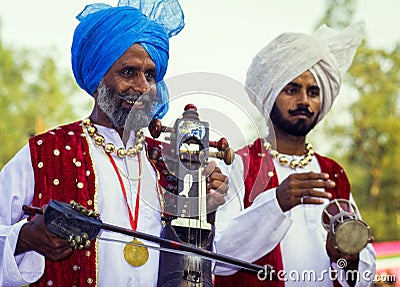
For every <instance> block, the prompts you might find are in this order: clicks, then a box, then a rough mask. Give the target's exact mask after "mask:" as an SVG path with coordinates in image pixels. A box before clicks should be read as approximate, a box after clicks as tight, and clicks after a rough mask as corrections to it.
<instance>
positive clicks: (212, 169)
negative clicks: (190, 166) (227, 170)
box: [203, 161, 228, 213]
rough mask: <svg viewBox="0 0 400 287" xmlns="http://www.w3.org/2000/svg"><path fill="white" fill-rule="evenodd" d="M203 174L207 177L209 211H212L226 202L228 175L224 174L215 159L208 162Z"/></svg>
mask: <svg viewBox="0 0 400 287" xmlns="http://www.w3.org/2000/svg"><path fill="white" fill-rule="evenodd" d="M203 175H204V176H206V177H207V212H208V213H210V212H214V211H215V210H216V209H217V208H218V206H220V205H222V204H224V203H225V196H226V194H227V192H228V177H227V176H226V175H224V174H222V172H221V169H220V168H219V167H217V164H216V163H215V161H211V162H209V163H208V164H207V166H206V167H205V169H204V171H203Z"/></svg>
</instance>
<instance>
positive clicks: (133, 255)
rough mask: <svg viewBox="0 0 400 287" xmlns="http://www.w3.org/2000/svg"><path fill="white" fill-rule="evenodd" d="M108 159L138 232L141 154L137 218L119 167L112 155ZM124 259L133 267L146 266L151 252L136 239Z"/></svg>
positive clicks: (129, 244) (132, 225) (127, 249)
mask: <svg viewBox="0 0 400 287" xmlns="http://www.w3.org/2000/svg"><path fill="white" fill-rule="evenodd" d="M107 156H108V158H109V159H110V162H111V164H112V166H113V168H114V170H115V172H116V174H117V176H118V180H119V183H120V185H121V189H122V193H123V195H124V199H125V202H126V206H127V208H128V213H129V222H130V224H131V227H132V229H133V230H134V231H136V228H137V224H138V216H139V202H140V200H139V197H140V183H141V174H142V164H141V160H140V153H138V163H139V177H138V189H137V194H136V205H135V218H133V216H132V211H131V208H130V207H129V204H128V198H127V196H126V189H125V185H124V182H123V181H122V178H121V175H120V173H119V171H118V167H117V165H116V163H115V161H114V159H113V158H112V155H111V154H107ZM124 258H125V260H126V262H128V263H129V264H131V265H132V266H135V267H139V266H142V265H144V264H145V263H146V262H147V260H148V259H149V250H148V249H147V247H146V246H145V245H144V244H143V242H141V241H140V240H138V239H136V238H134V239H133V240H132V241H131V242H129V243H127V244H126V245H125V247H124Z"/></svg>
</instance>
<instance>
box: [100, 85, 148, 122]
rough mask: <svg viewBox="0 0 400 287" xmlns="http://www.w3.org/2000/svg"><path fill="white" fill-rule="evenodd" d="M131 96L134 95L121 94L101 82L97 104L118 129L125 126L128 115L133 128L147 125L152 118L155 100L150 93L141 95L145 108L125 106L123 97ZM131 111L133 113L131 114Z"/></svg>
mask: <svg viewBox="0 0 400 287" xmlns="http://www.w3.org/2000/svg"><path fill="white" fill-rule="evenodd" d="M129 97H132V96H130V95H126V94H119V93H117V92H115V90H113V89H111V88H109V87H106V86H105V84H104V83H100V85H99V88H98V97H97V104H98V106H99V108H100V109H101V110H102V111H103V112H104V113H105V114H106V116H107V118H108V120H109V121H110V122H111V123H112V124H113V126H114V128H116V129H124V128H125V124H126V120H127V119H128V116H129V126H130V128H131V129H133V130H139V129H141V128H144V127H147V126H148V125H149V123H150V120H151V110H152V107H153V105H154V104H155V102H154V101H153V100H151V96H150V95H148V94H145V95H141V96H140V100H141V101H143V102H144V103H145V109H143V110H132V108H123V102H124V100H123V99H122V98H129ZM131 111H132V113H131V114H130V112H131Z"/></svg>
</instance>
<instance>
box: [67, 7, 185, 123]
mask: <svg viewBox="0 0 400 287" xmlns="http://www.w3.org/2000/svg"><path fill="white" fill-rule="evenodd" d="M121 2H123V3H122V5H125V6H120V5H121ZM132 2H133V1H132ZM135 2H137V1H135ZM143 2H145V1H143V0H142V1H140V3H135V4H137V5H138V6H139V7H138V8H141V7H142V6H144V3H143ZM147 2H149V1H147ZM150 2H151V1H150ZM153 2H154V1H153ZM156 2H157V5H156V6H154V7H156V9H153V10H154V11H153V13H155V12H157V14H158V15H156V16H155V17H159V15H160V13H161V14H163V13H164V14H165V12H169V13H171V12H172V13H173V15H172V16H173V20H174V21H175V22H176V23H177V24H176V25H175V23H174V26H173V27H172V28H171V27H170V26H168V25H170V23H168V24H167V25H163V23H159V21H157V20H152V19H151V18H150V17H151V15H150V17H148V16H146V15H144V14H143V13H142V10H139V9H137V8H135V7H132V6H131V5H132V3H131V1H126V0H125V1H123V0H121V1H120V3H119V7H111V6H109V5H107V4H93V5H88V6H87V7H86V8H85V9H84V11H83V12H82V13H81V14H80V15H78V16H77V18H78V19H79V20H80V23H79V25H78V26H77V28H76V29H75V33H74V37H73V42H72V47H71V55H72V70H73V73H74V76H75V79H76V82H77V83H78V85H79V86H80V87H81V88H82V89H83V90H85V91H86V92H87V93H89V94H90V95H91V96H93V94H94V92H95V91H96V89H97V86H98V85H99V83H100V81H101V79H102V78H103V77H104V75H105V74H106V73H107V71H108V70H109V69H110V68H111V66H112V65H113V64H114V63H115V62H116V61H117V60H118V59H119V58H120V57H121V56H122V54H124V53H125V52H126V50H128V49H129V47H131V46H132V45H133V44H135V43H139V44H141V45H142V46H143V48H144V49H145V50H146V51H147V53H148V54H149V55H150V57H151V59H152V60H153V62H154V63H155V65H156V78H155V80H156V82H161V81H162V80H163V78H164V75H165V73H166V70H167V66H168V58H169V37H170V36H173V35H176V34H177V33H179V31H180V30H181V29H182V28H183V26H184V23H183V13H182V10H181V9H180V6H179V4H178V3H177V2H176V0H173V2H174V4H175V6H174V7H175V8H178V10H175V11H170V10H171V9H165V6H167V7H168V5H170V3H163V4H164V5H160V2H171V1H170V0H166V1H164V0H161V1H160V0H156ZM126 5H129V6H126ZM146 5H147V7H146V8H148V7H149V5H148V4H146ZM160 7H161V8H160ZM170 7H171V6H170ZM177 12H178V13H177ZM176 15H179V17H178V18H179V19H178V20H179V21H178V22H177V21H176V20H177V17H176ZM155 17H154V18H155ZM159 18H160V17H159ZM166 19H167V20H168V17H163V18H162V19H161V21H164V22H165V21H166ZM157 88H158V94H159V96H160V98H161V104H160V105H159V106H158V107H156V108H155V110H156V111H157V114H158V116H157V117H160V118H161V117H162V116H163V115H164V114H165V113H166V112H167V110H168V91H167V89H166V87H165V84H164V83H163V82H161V83H159V84H158V85H157Z"/></svg>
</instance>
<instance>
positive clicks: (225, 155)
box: [210, 147, 235, 165]
mask: <svg viewBox="0 0 400 287" xmlns="http://www.w3.org/2000/svg"><path fill="white" fill-rule="evenodd" d="M210 156H212V157H216V158H218V159H222V160H224V162H225V163H226V164H227V165H230V164H232V162H233V160H234V159H235V152H234V151H233V149H231V148H230V147H228V148H226V149H225V150H223V151H218V152H210Z"/></svg>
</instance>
